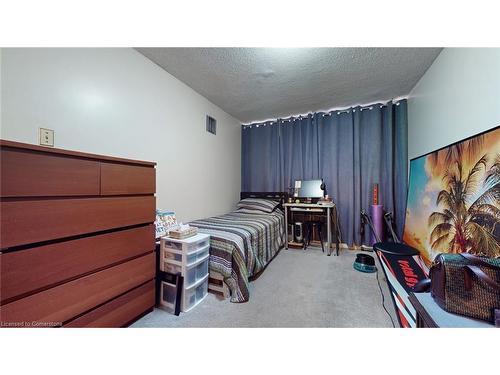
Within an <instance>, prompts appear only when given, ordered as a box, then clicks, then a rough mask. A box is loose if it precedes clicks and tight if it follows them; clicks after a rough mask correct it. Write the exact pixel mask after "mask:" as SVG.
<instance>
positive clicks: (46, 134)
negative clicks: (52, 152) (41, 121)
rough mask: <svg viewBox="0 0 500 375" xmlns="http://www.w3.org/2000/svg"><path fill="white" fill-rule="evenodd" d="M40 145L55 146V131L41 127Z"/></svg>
mask: <svg viewBox="0 0 500 375" xmlns="http://www.w3.org/2000/svg"><path fill="white" fill-rule="evenodd" d="M40 145H42V146H49V147H54V131H53V130H52V129H45V128H40Z"/></svg>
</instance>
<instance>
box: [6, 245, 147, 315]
mask: <svg viewBox="0 0 500 375" xmlns="http://www.w3.org/2000/svg"><path fill="white" fill-rule="evenodd" d="M154 276H155V256H154V253H150V254H147V255H144V256H142V257H140V258H136V259H133V260H131V261H128V262H126V263H122V264H120V265H117V266H114V267H111V268H108V269H105V270H103V271H99V272H96V273H93V274H91V275H88V276H84V277H82V278H80V279H77V280H73V281H70V282H67V283H65V284H62V285H59V286H56V287H54V288H51V289H48V290H45V291H43V292H40V293H37V294H33V295H31V296H29V297H26V298H23V299H20V300H17V301H14V302H11V303H8V304H6V305H2V306H0V317H1V320H2V321H3V322H32V321H35V322H61V323H64V322H66V321H68V320H69V319H71V318H73V317H75V316H76V315H78V314H81V313H83V312H86V311H89V310H91V309H93V308H94V307H95V306H97V305H100V304H102V303H104V302H107V301H109V300H110V299H112V298H114V297H116V296H118V295H120V294H122V293H125V292H127V291H128V290H130V289H132V288H134V287H136V286H138V285H141V284H143V283H145V282H146V281H149V280H152V279H153V278H154Z"/></svg>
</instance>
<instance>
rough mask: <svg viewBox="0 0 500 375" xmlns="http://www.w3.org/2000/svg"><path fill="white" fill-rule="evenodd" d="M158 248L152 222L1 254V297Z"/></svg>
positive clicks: (44, 286)
mask: <svg viewBox="0 0 500 375" xmlns="http://www.w3.org/2000/svg"><path fill="white" fill-rule="evenodd" d="M154 248H155V233H154V227H153V225H152V224H150V225H147V226H143V227H138V228H133V229H126V230H120V231H117V232H112V233H107V234H101V235H97V236H92V237H84V238H80V239H76V240H72V241H64V242H59V243H55V244H50V245H45V246H38V247H34V248H30V249H26V250H19V251H14V252H10V253H3V254H0V278H1V283H0V297H1V301H2V302H3V301H5V300H9V299H11V298H13V297H16V296H19V295H22V294H26V293H29V292H33V291H36V290H39V289H42V288H46V287H49V286H51V285H54V284H57V283H61V282H64V281H66V280H69V279H72V278H75V277H77V276H80V275H82V274H86V273H90V272H93V271H96V270H98V269H101V268H104V267H107V266H109V265H112V264H115V263H118V262H121V261H123V260H126V259H130V258H133V257H136V256H139V255H141V254H144V253H146V252H150V251H153V250H154Z"/></svg>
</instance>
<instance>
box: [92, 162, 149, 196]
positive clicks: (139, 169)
mask: <svg viewBox="0 0 500 375" xmlns="http://www.w3.org/2000/svg"><path fill="white" fill-rule="evenodd" d="M155 172H156V169H155V168H152V167H143V166H137V165H125V164H115V163H101V195H122V194H154V193H155V191H156V181H155Z"/></svg>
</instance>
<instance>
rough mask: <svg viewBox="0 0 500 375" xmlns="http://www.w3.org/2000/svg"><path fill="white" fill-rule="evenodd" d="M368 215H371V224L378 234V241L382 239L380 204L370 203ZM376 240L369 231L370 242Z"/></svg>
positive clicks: (381, 209)
mask: <svg viewBox="0 0 500 375" xmlns="http://www.w3.org/2000/svg"><path fill="white" fill-rule="evenodd" d="M370 216H371V217H372V221H373V226H374V228H375V231H376V232H377V234H378V236H379V237H380V241H383V240H384V217H383V216H384V210H383V208H382V205H381V204H372V205H371V206H370ZM376 242H377V240H376V239H375V236H374V235H373V233H372V232H371V231H370V244H371V245H373V244H374V243H376Z"/></svg>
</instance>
